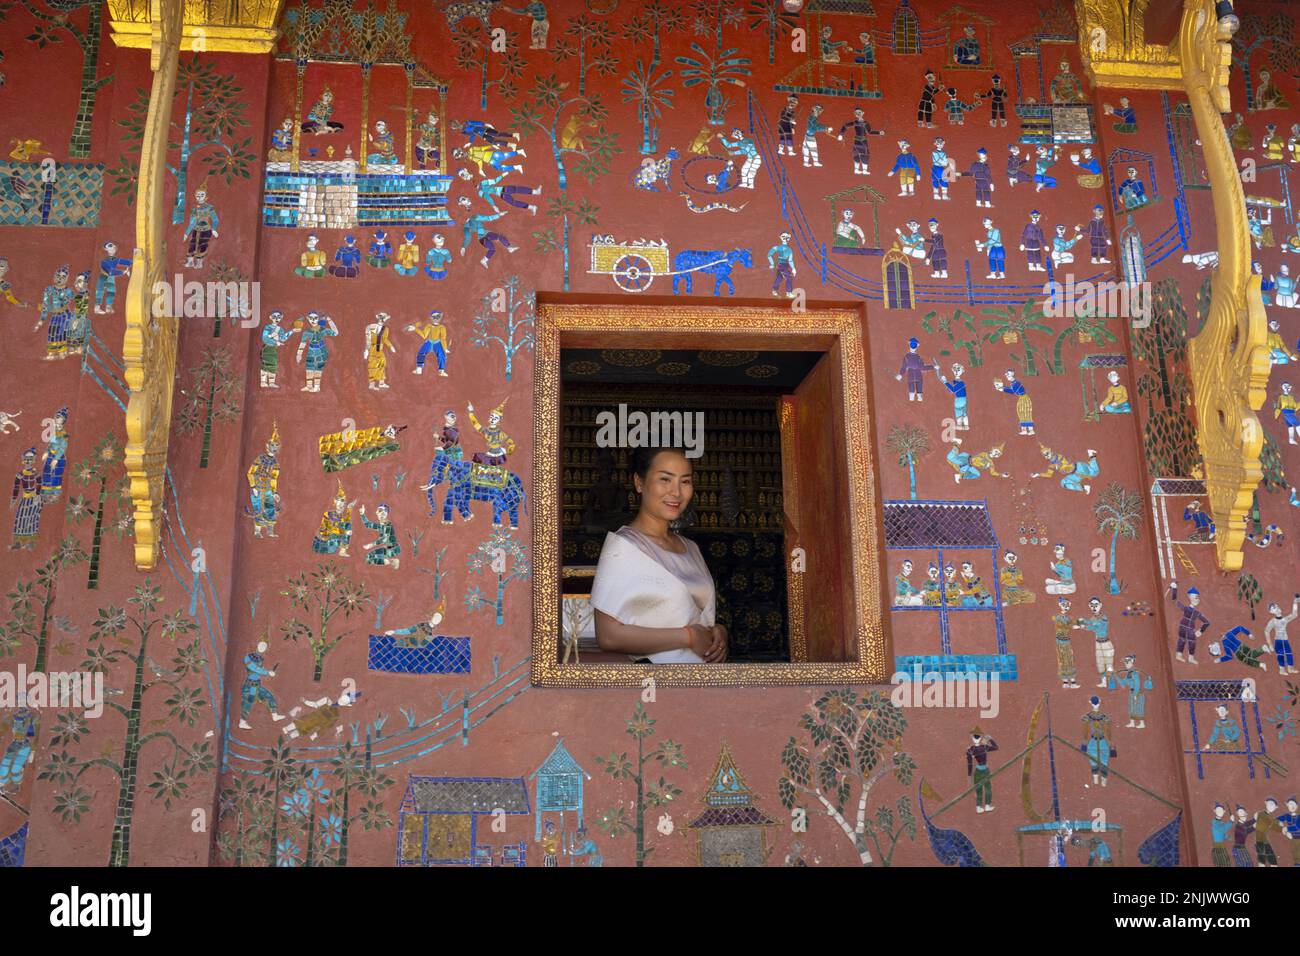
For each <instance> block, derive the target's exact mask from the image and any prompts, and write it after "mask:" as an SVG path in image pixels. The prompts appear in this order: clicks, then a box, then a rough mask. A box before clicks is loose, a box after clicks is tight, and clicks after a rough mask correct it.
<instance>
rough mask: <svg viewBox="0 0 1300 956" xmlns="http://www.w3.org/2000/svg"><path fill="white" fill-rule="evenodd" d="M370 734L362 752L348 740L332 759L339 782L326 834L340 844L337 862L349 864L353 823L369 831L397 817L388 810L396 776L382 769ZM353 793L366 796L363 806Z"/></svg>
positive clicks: (331, 764)
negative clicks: (386, 796) (387, 799)
mask: <svg viewBox="0 0 1300 956" xmlns="http://www.w3.org/2000/svg"><path fill="white" fill-rule="evenodd" d="M371 749H372V748H371V742H370V734H369V733H368V732H367V734H366V743H365V748H364V749H363V750H361V751H358V750H357V748H356V746H355V745H354V744H353V743H352V742H351V741H347V742H345V743H344V744H343V746H342V747H341V748H339V752H338V753H337V754H336V755H335V756H334V757H332V758H331V759H330V772H331V774H332V775H333V778H334V781H335V787H334V800H333V803H332V804H331V806H330V813H329V815H328V816H327V817H326V827H325V831H324V832H325V835H326V837H327V839H328V841H329V843H330V844H331V845H333V846H334V847H336V850H335V855H334V860H333V862H334V864H335V865H336V866H347V865H348V840H349V835H350V833H351V829H352V824H354V823H360V824H361V825H362V827H364V828H365V829H366V831H367V832H374V831H378V830H383V829H386V828H388V827H391V826H392V825H393V818H392V816H391V815H390V814H389V813H388V811H387V810H385V809H384V804H383V800H382V799H381V798H382V797H383V794H384V791H385V790H387V789H388V788H389V787H391V786H392V785H393V778H392V777H389V776H388V775H387V774H385V773H383V772H382V771H380V770H379V769H378V768H377V767H376V766H375V762H374V756H373V754H372V752H371ZM353 794H359V795H360V796H361V797H364V798H365V802H364V803H360V800H357V801H356V803H359V804H360V806H357V805H354V801H353Z"/></svg>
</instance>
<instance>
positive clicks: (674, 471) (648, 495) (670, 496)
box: [633, 451, 695, 521]
mask: <svg viewBox="0 0 1300 956" xmlns="http://www.w3.org/2000/svg"><path fill="white" fill-rule="evenodd" d="M633 480H634V481H635V482H636V490H637V493H638V494H640V495H641V510H642V511H644V512H646V513H647V514H649V515H651V516H652V517H655V518H659V519H661V520H663V521H672V520H674V519H675V518H680V517H681V515H682V513H683V512H684V511H685V510H686V506H687V505H689V504H690V503H691V498H692V497H693V496H694V494H695V487H694V485H693V484H692V474H691V463H690V462H689V461H688V460H687V458H686V456H685V455H683V454H682V453H681V452H676V451H661V452H660V453H659V454H657V455H655V457H654V460H653V461H651V462H650V470H649V471H647V472H646V476H645V479H644V480H643V479H642V478H641V476H640V475H636V476H635V477H634V479H633Z"/></svg>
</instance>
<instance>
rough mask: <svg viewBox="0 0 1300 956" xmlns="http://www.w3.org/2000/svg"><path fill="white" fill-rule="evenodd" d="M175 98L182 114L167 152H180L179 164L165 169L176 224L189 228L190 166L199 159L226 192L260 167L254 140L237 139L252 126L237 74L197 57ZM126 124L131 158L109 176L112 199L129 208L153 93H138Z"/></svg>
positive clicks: (182, 74)
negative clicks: (172, 180)
mask: <svg viewBox="0 0 1300 956" xmlns="http://www.w3.org/2000/svg"><path fill="white" fill-rule="evenodd" d="M176 89H177V93H176V95H177V97H178V98H183V102H184V112H183V114H182V116H181V119H180V121H179V122H177V121H175V120H173V121H172V122H171V123H170V132H169V142H168V144H167V151H168V152H169V153H171V152H173V151H176V152H177V159H176V164H175V165H172V164H171V163H168V164H167V171H168V172H169V173H171V174H172V175H173V176H174V177H175V178H176V202H175V204H174V205H173V206H172V224H173V225H181V224H183V223H184V222H185V213H186V209H187V208H188V207H187V203H188V201H189V196H190V193H191V190H190V188H189V185H188V183H189V175H190V161H191V160H192V159H195V158H198V159H200V160H201V161H202V162H203V164H204V166H206V175H207V176H214V177H218V178H220V179H221V180H222V181H223V182H225V184H226V185H227V186H229V185H232V184H233V183H234V182H235V180H236V179H248V178H249V173H250V170H251V169H252V168H253V167H254V166H255V165H256V160H257V157H256V156H254V155H253V152H252V150H251V146H252V143H253V138H252V136H247V137H245V138H244V139H242V140H237V139H236V138H235V132H236V130H239V129H242V128H243V127H246V126H248V120H247V119H246V118H245V116H244V109H245V107H246V106H247V101H246V98H245V96H244V90H243V88H242V87H240V86H238V85H237V84H236V83H235V77H234V75H233V74H226V75H223V74H219V73H217V71H216V67H214V66H213V64H212V60H211V59H207V58H203V57H199V56H194V57H190V58H188V59H186V60H183V61H182V62H181V63H180V66H179V67H178V71H177V76H176ZM127 110H128V115H127V117H126V119H123V120H119V121H118V123H119V124H120V125H121V126H122V127H123V128H124V129H125V130H126V132H125V133H123V134H122V141H123V142H125V143H126V144H127V146H128V150H127V153H128V155H134V156H135V157H136V158H128V156H122V157H121V158H119V159H118V164H117V166H115V167H113V168H112V169H110V170H108V174H109V176H110V177H111V178H112V180H113V184H114V185H113V189H112V193H113V194H114V195H116V194H118V193H121V194H122V195H123V197H124V198H125V199H126V201H127V204H128V205H130V204H131V203H134V202H135V195H136V185H137V181H138V179H139V176H140V162H139V159H138V157H139V153H140V150H141V149H142V147H143V143H144V128H145V120H146V118H147V117H148V115H149V92H148V91H147V90H143V89H141V90H137V93H136V98H135V101H134V102H132V103H131V105H130V106H129V107H128V108H127Z"/></svg>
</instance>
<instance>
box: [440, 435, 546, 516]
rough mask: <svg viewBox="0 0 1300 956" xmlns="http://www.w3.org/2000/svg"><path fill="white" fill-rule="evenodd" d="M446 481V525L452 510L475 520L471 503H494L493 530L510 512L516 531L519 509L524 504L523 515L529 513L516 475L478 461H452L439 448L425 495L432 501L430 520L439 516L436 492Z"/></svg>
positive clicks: (444, 501) (444, 510) (522, 487)
mask: <svg viewBox="0 0 1300 956" xmlns="http://www.w3.org/2000/svg"><path fill="white" fill-rule="evenodd" d="M444 481H445V482H447V484H448V485H449V487H448V489H447V496H446V498H444V499H443V503H442V523H443V524H451V512H452V508H453V507H454V508H455V509H456V510H457V511H459V512H460V516H461V518H462V519H464V520H465V521H470V520H472V519H473V517H474V515H473V514H472V513H471V512H470V510H469V503H470V502H471V501H490V502H492V527H494V528H499V527H501V516H502V515H503V514H507V513H508V514H509V516H510V528H511V530H517V529H518V527H519V506H520V505H523V508H524V514H527V513H528V502H527V500H526V495H525V492H524V483H523V482H522V481H521V480H520V478H519V476H518V475H516V474H515V473H514V472H511V471H507V470H506V469H505V468H503V467H500V466H497V465H480V464H478V463H477V462H472V461H464V460H460V459H450V458H448V457H447V456H446V455H445V454H443V452H442V450H441V449H439V450H438V452H437V453H436V454H435V455H434V456H433V466H432V468H431V469H430V472H429V482H428V486H427V491H426V492H425V493H426V495H427V496H428V499H429V515H430V516H431V517H436V516H437V513H438V505H437V502H435V501H434V497H433V489H434V487H435V486H437V485H441V484H442V483H443V482H444Z"/></svg>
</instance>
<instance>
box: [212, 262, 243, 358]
mask: <svg viewBox="0 0 1300 956" xmlns="http://www.w3.org/2000/svg"><path fill="white" fill-rule="evenodd" d="M212 281H213V282H214V283H218V285H217V288H218V289H221V290H224V297H225V308H219V309H217V310H216V314H215V315H213V316H212V337H213V338H214V339H219V338H221V319H222V317H223V316H225V317H227V318H234V317H237V318H239V319H240V320H241V321H242V320H244V319H250V318H252V317H253V316H252V304H251V303H250V302H241V301H240V297H239V295H238V294H237V292H236V290H237V289H241V288H244V287H245V286H244V283H245V282H247V281H248V277H247V276H245V275H244V271H243V270H242V269H240V268H239V267H238V266H236V265H232V264H231V263H229V262H227V261H225V260H224V259H223V260H221V261H220V262H216V263H214V264H213V266H212Z"/></svg>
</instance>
